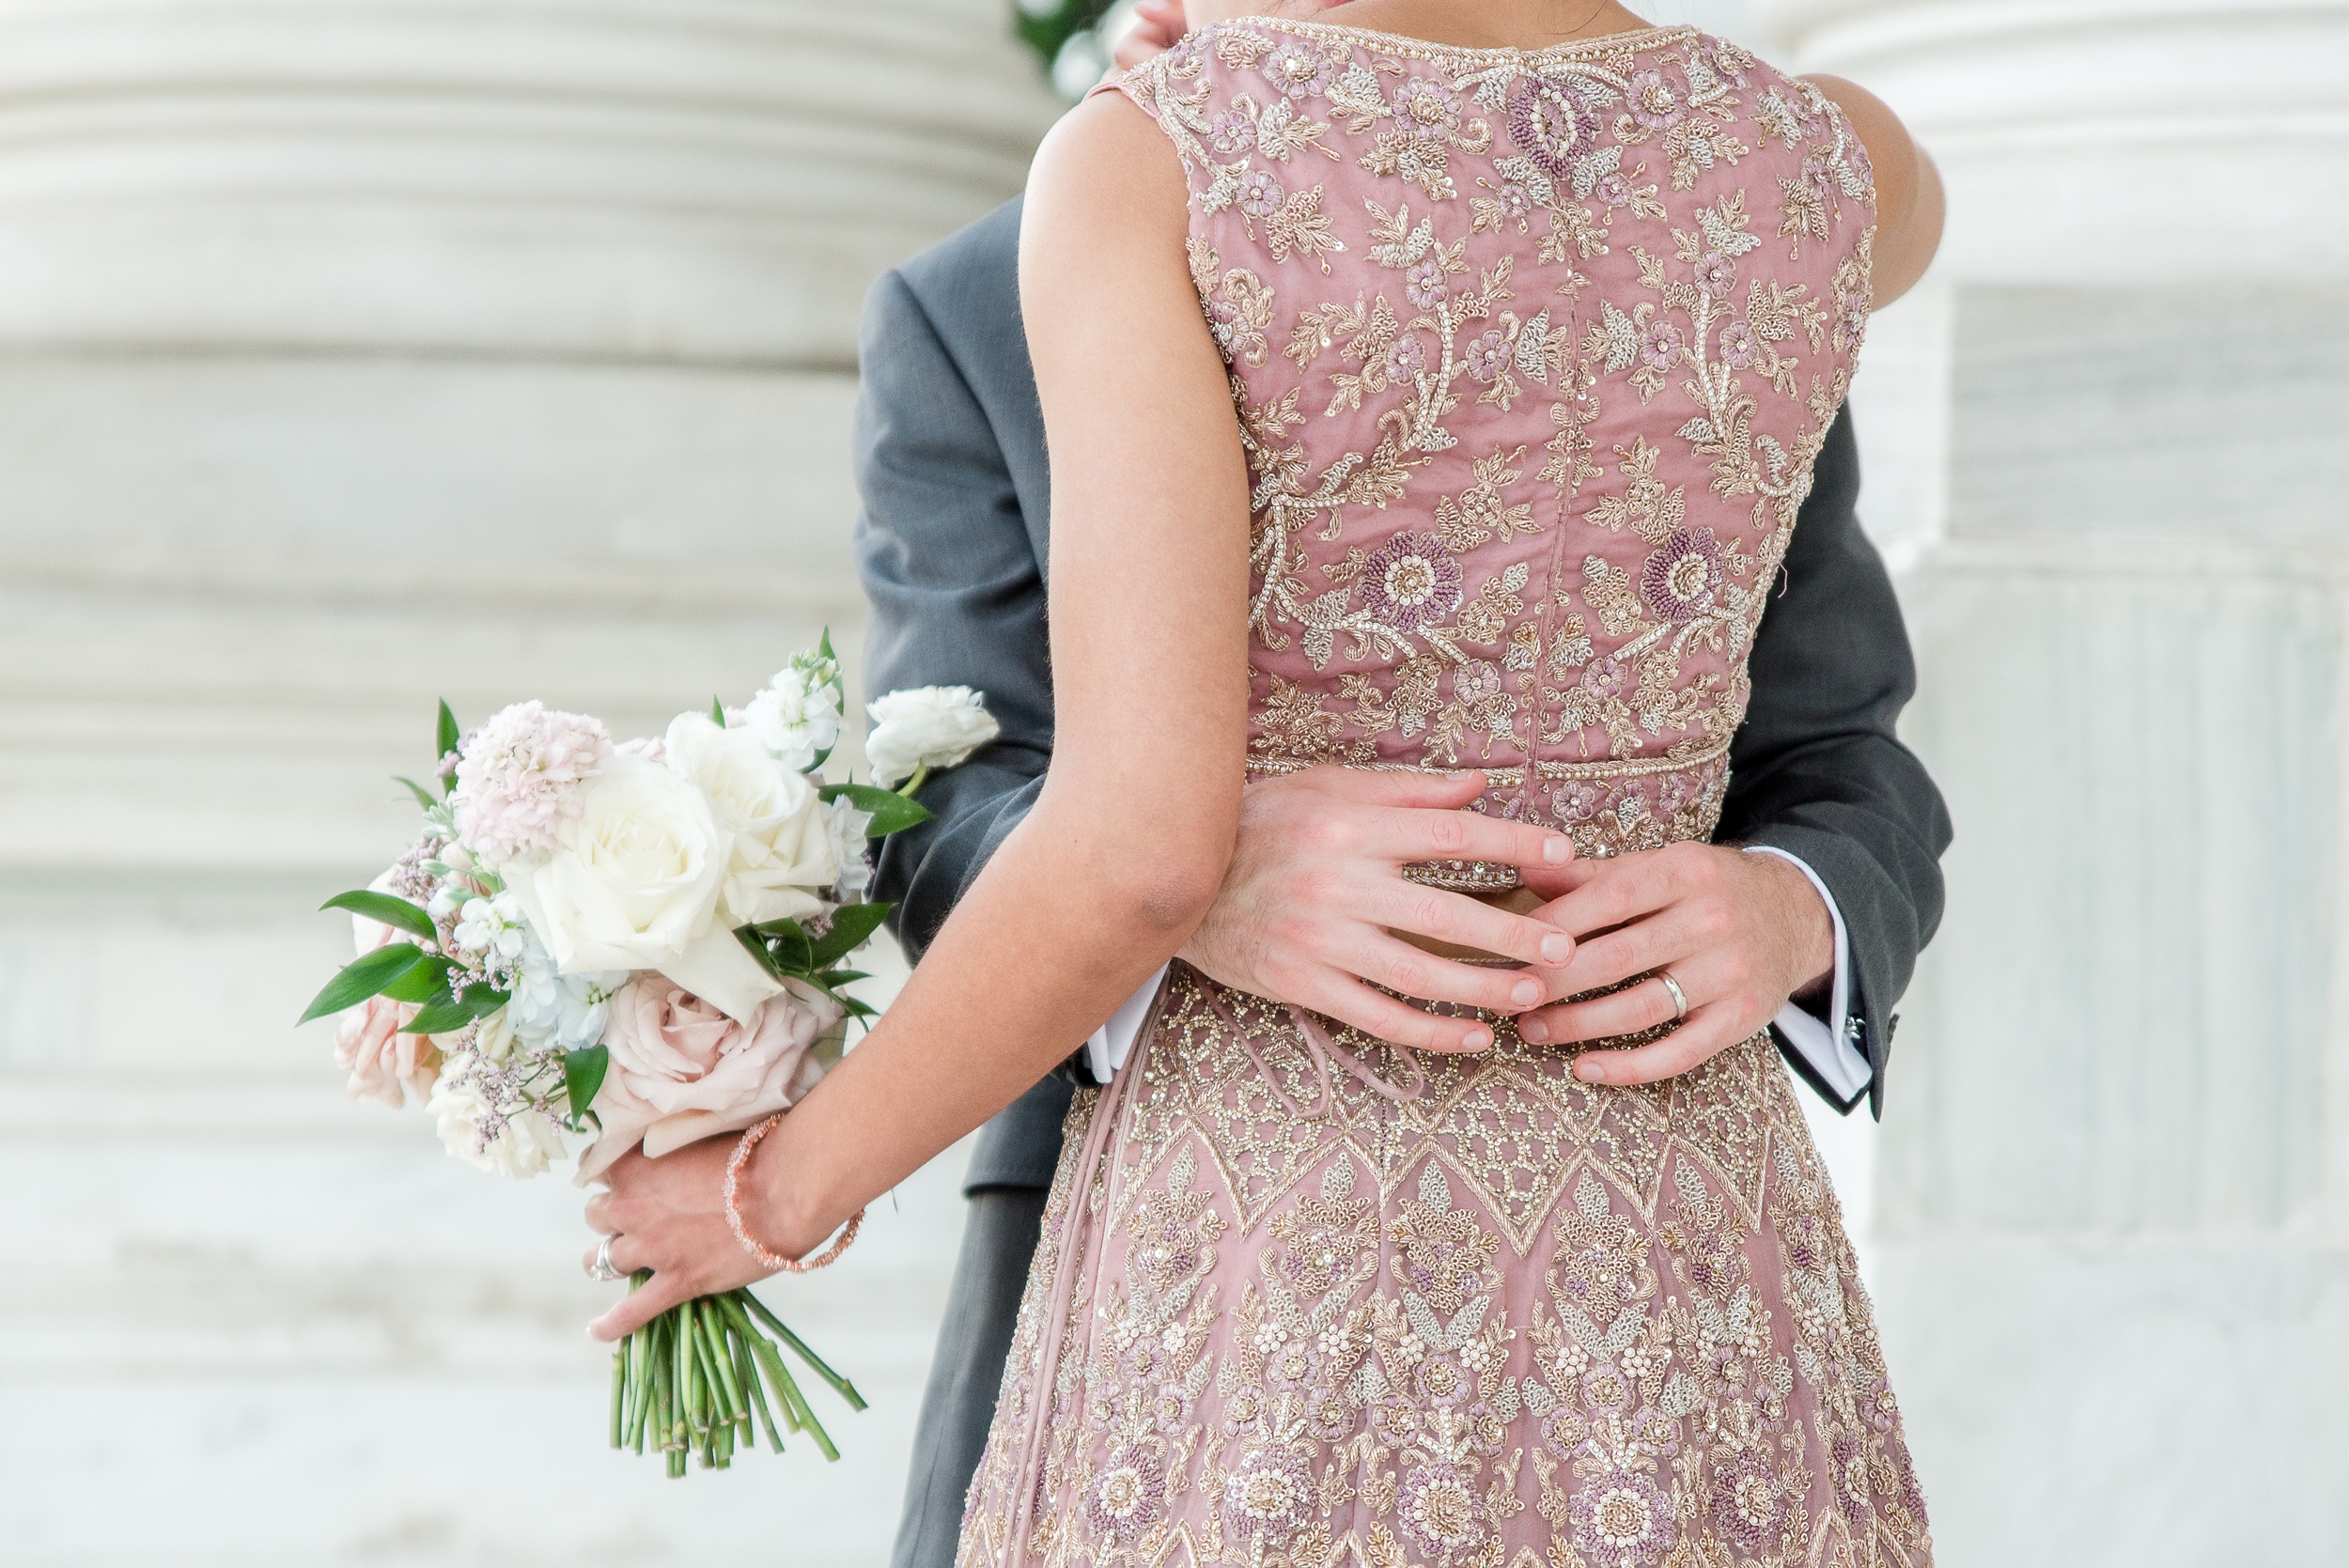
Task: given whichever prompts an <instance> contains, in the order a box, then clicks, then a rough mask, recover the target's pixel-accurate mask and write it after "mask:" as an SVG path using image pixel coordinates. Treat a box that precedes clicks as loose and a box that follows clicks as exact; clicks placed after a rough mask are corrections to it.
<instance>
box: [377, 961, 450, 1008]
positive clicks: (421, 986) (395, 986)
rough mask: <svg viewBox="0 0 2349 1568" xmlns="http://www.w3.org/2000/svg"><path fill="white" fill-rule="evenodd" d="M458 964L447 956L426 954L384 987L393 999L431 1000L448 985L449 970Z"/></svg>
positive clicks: (386, 994)
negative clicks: (451, 961)
mask: <svg viewBox="0 0 2349 1568" xmlns="http://www.w3.org/2000/svg"><path fill="white" fill-rule="evenodd" d="M456 967H457V966H456V965H455V964H452V963H450V962H449V961H448V960H447V959H446V958H442V957H437V956H434V955H429V954H428V955H425V956H424V957H421V958H419V959H417V960H416V961H415V962H414V963H412V964H411V965H409V966H408V970H407V972H406V973H404V974H402V975H401V976H400V977H399V978H398V979H397V980H395V981H393V982H392V983H391V984H390V985H388V986H384V987H383V991H382V994H383V995H384V996H385V997H387V998H389V999H390V1000H391V1001H431V1000H432V999H433V998H434V997H435V996H437V995H439V994H440V993H441V992H442V991H443V989H445V988H446V986H448V971H449V970H453V969H455V968H456Z"/></svg>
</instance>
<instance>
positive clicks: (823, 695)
mask: <svg viewBox="0 0 2349 1568" xmlns="http://www.w3.org/2000/svg"><path fill="white" fill-rule="evenodd" d="M840 707H841V687H840V667H839V665H837V664H836V663H834V662H833V661H832V660H829V659H819V658H816V657H813V656H810V655H801V657H799V658H797V659H794V660H791V662H790V664H789V665H788V666H787V667H786V668H785V669H782V670H778V671H777V672H776V673H775V678H774V679H773V680H772V681H770V683H769V684H768V686H767V689H766V690H765V691H761V692H759V694H758V695H757V696H755V697H753V698H752V699H751V701H750V706H747V707H745V708H742V709H741V710H740V711H739V718H740V719H741V721H742V726H743V728H745V729H747V730H748V731H749V732H750V733H751V734H752V735H753V736H754V737H756V738H757V740H758V743H759V744H760V745H761V746H764V747H766V748H767V750H768V751H769V752H770V753H772V754H773V755H774V758H775V760H776V761H778V762H780V763H782V764H783V765H784V766H785V767H786V768H790V769H791V770H792V771H793V772H794V773H804V772H806V771H807V770H808V769H809V768H813V767H815V766H816V759H817V757H819V756H821V755H823V754H824V753H826V752H829V751H831V750H832V747H833V746H835V745H837V744H838V743H839V740H840ZM735 717H737V715H735V714H729V715H728V716H727V718H728V722H732V721H733V719H734V718H735Z"/></svg>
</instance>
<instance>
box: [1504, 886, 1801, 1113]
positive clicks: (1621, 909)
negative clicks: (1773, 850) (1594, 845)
mask: <svg viewBox="0 0 2349 1568" xmlns="http://www.w3.org/2000/svg"><path fill="white" fill-rule="evenodd" d="M1525 879H1526V882H1527V884H1528V885H1529V886H1531V887H1532V888H1533V890H1534V891H1535V892H1537V893H1541V894H1543V895H1544V896H1546V897H1550V898H1553V899H1555V902H1554V903H1551V904H1548V905H1547V906H1545V907H1544V908H1542V909H1540V910H1539V911H1537V912H1538V914H1539V916H1540V918H1542V919H1545V920H1548V921H1552V922H1554V923H1555V924H1558V925H1560V926H1562V927H1563V928H1564V929H1565V930H1567V931H1570V932H1573V933H1575V934H1576V935H1578V936H1579V938H1580V939H1581V940H1580V945H1579V948H1578V949H1577V951H1576V953H1575V955H1574V960H1573V962H1571V963H1569V964H1568V965H1567V966H1566V967H1565V968H1564V969H1563V970H1547V971H1545V972H1544V975H1543V978H1545V979H1546V980H1548V982H1549V997H1550V999H1552V1000H1554V999H1556V998H1559V997H1568V996H1575V995H1579V994H1580V993H1581V992H1584V991H1590V990H1595V989H1596V988H1597V987H1599V986H1611V985H1613V984H1615V983H1616V982H1617V981H1621V980H1628V979H1630V978H1631V977H1632V976H1633V975H1638V974H1645V973H1648V972H1649V971H1651V970H1658V969H1661V970H1670V971H1671V973H1672V979H1673V980H1674V981H1676V982H1678V983H1679V986H1680V988H1681V990H1682V991H1683V992H1684V993H1685V994H1686V995H1687V996H1688V1018H1687V1019H1686V1021H1684V1022H1683V1023H1682V1024H1681V1026H1680V1027H1679V1028H1678V1029H1676V1030H1674V1031H1673V1032H1672V1033H1670V1034H1668V1035H1666V1036H1665V1037H1664V1038H1663V1039H1661V1040H1657V1041H1656V1042H1654V1043H1653V1044H1651V1045H1645V1046H1641V1047H1639V1048H1636V1049H1632V1050H1623V1051H1586V1052H1585V1053H1583V1056H1582V1058H1581V1060H1580V1061H1579V1062H1577V1063H1575V1064H1574V1071H1575V1076H1576V1077H1577V1078H1579V1079H1582V1080H1583V1081H1584V1082H1586V1083H1653V1082H1655V1081H1656V1080H1657V1079H1667V1078H1675V1077H1677V1076H1679V1075H1680V1074H1682V1073H1685V1072H1688V1071H1689V1070H1690V1069H1691V1068H1694V1067H1696V1066H1699V1065H1701V1064H1702V1063H1704V1062H1706V1061H1708V1060H1710V1059H1711V1058H1712V1057H1713V1055H1714V1054H1715V1053H1716V1052H1719V1051H1720V1050H1723V1049H1726V1048H1728V1047H1731V1046H1734V1045H1735V1044H1737V1043H1738V1042H1739V1041H1740V1040H1744V1039H1747V1038H1748V1037H1750V1035H1752V1034H1753V1033H1754V1032H1755V1031H1757V1030H1759V1029H1761V1028H1762V1027H1763V1026H1764V1025H1766V1024H1767V1023H1768V1022H1769V1021H1770V1020H1771V1019H1772V1018H1774V1017H1777V1016H1778V1011H1779V1009H1780V1008H1781V1007H1783V1006H1785V1005H1786V1001H1787V998H1789V997H1790V996H1794V995H1796V994H1797V993H1798V992H1802V991H1806V990H1808V989H1810V988H1811V987H1812V986H1817V985H1819V984H1821V983H1822V982H1824V981H1826V980H1827V979H1828V977H1829V976H1831V975H1832V974H1833V972H1834V966H1835V926H1834V924H1833V921H1832V919H1831V917H1830V916H1829V915H1828V909H1827V905H1826V903H1825V902H1824V901H1823V900H1822V899H1821V898H1820V897H1819V893H1818V890H1817V889H1816V888H1813V887H1812V885H1811V880H1810V878H1809V877H1805V876H1804V875H1803V874H1802V873H1801V871H1800V870H1798V869H1797V868H1796V867H1795V866H1793V865H1790V864H1789V863H1787V862H1785V861H1783V860H1781V859H1780V858H1779V857H1778V856H1776V855H1750V854H1747V853H1745V852H1743V851H1742V850H1737V849H1728V848H1723V847H1721V846H1719V845H1711V844H1675V845H1672V846H1669V847H1666V848H1663V849H1650V850H1646V851H1643V852H1641V853H1639V854H1634V855H1618V856H1616V857H1614V858H1613V859H1611V860H1604V861H1582V862H1577V863H1576V864H1574V865H1571V866H1568V867H1566V868H1564V869H1563V870H1559V871H1551V870H1528V871H1527V872H1526V874H1525ZM1673 1011H1674V1008H1673V1003H1672V993H1671V992H1670V991H1668V990H1666V989H1665V988H1664V986H1663V984H1662V982H1660V981H1656V980H1643V981H1641V982H1640V983H1639V984H1638V985H1636V986H1626V988H1624V989H1623V990H1620V991H1615V992H1612V993H1610V994H1609V995H1607V996H1603V997H1598V998H1595V999H1594V1000H1592V1001H1576V1002H1565V1003H1563V1004H1560V1005H1556V1006H1548V1007H1544V1008H1542V1009H1540V1010H1539V1011H1536V1012H1530V1013H1527V1014H1525V1015H1523V1016H1522V1017H1519V1018H1518V1019H1517V1032H1519V1033H1520V1034H1522V1035H1523V1036H1524V1037H1525V1038H1526V1039H1527V1040H1529V1041H1532V1042H1533V1043H1534V1044H1537V1045H1541V1044H1549V1043H1558V1044H1564V1043H1568V1042H1572V1041H1579V1040H1598V1039H1604V1038H1606V1037H1608V1036H1610V1035H1615V1034H1630V1033H1635V1032H1638V1031H1640V1030H1642V1029H1648V1028H1652V1027H1653V1026H1655V1025H1657V1024H1660V1023H1668V1022H1670V1021H1671V1020H1672V1014H1673Z"/></svg>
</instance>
